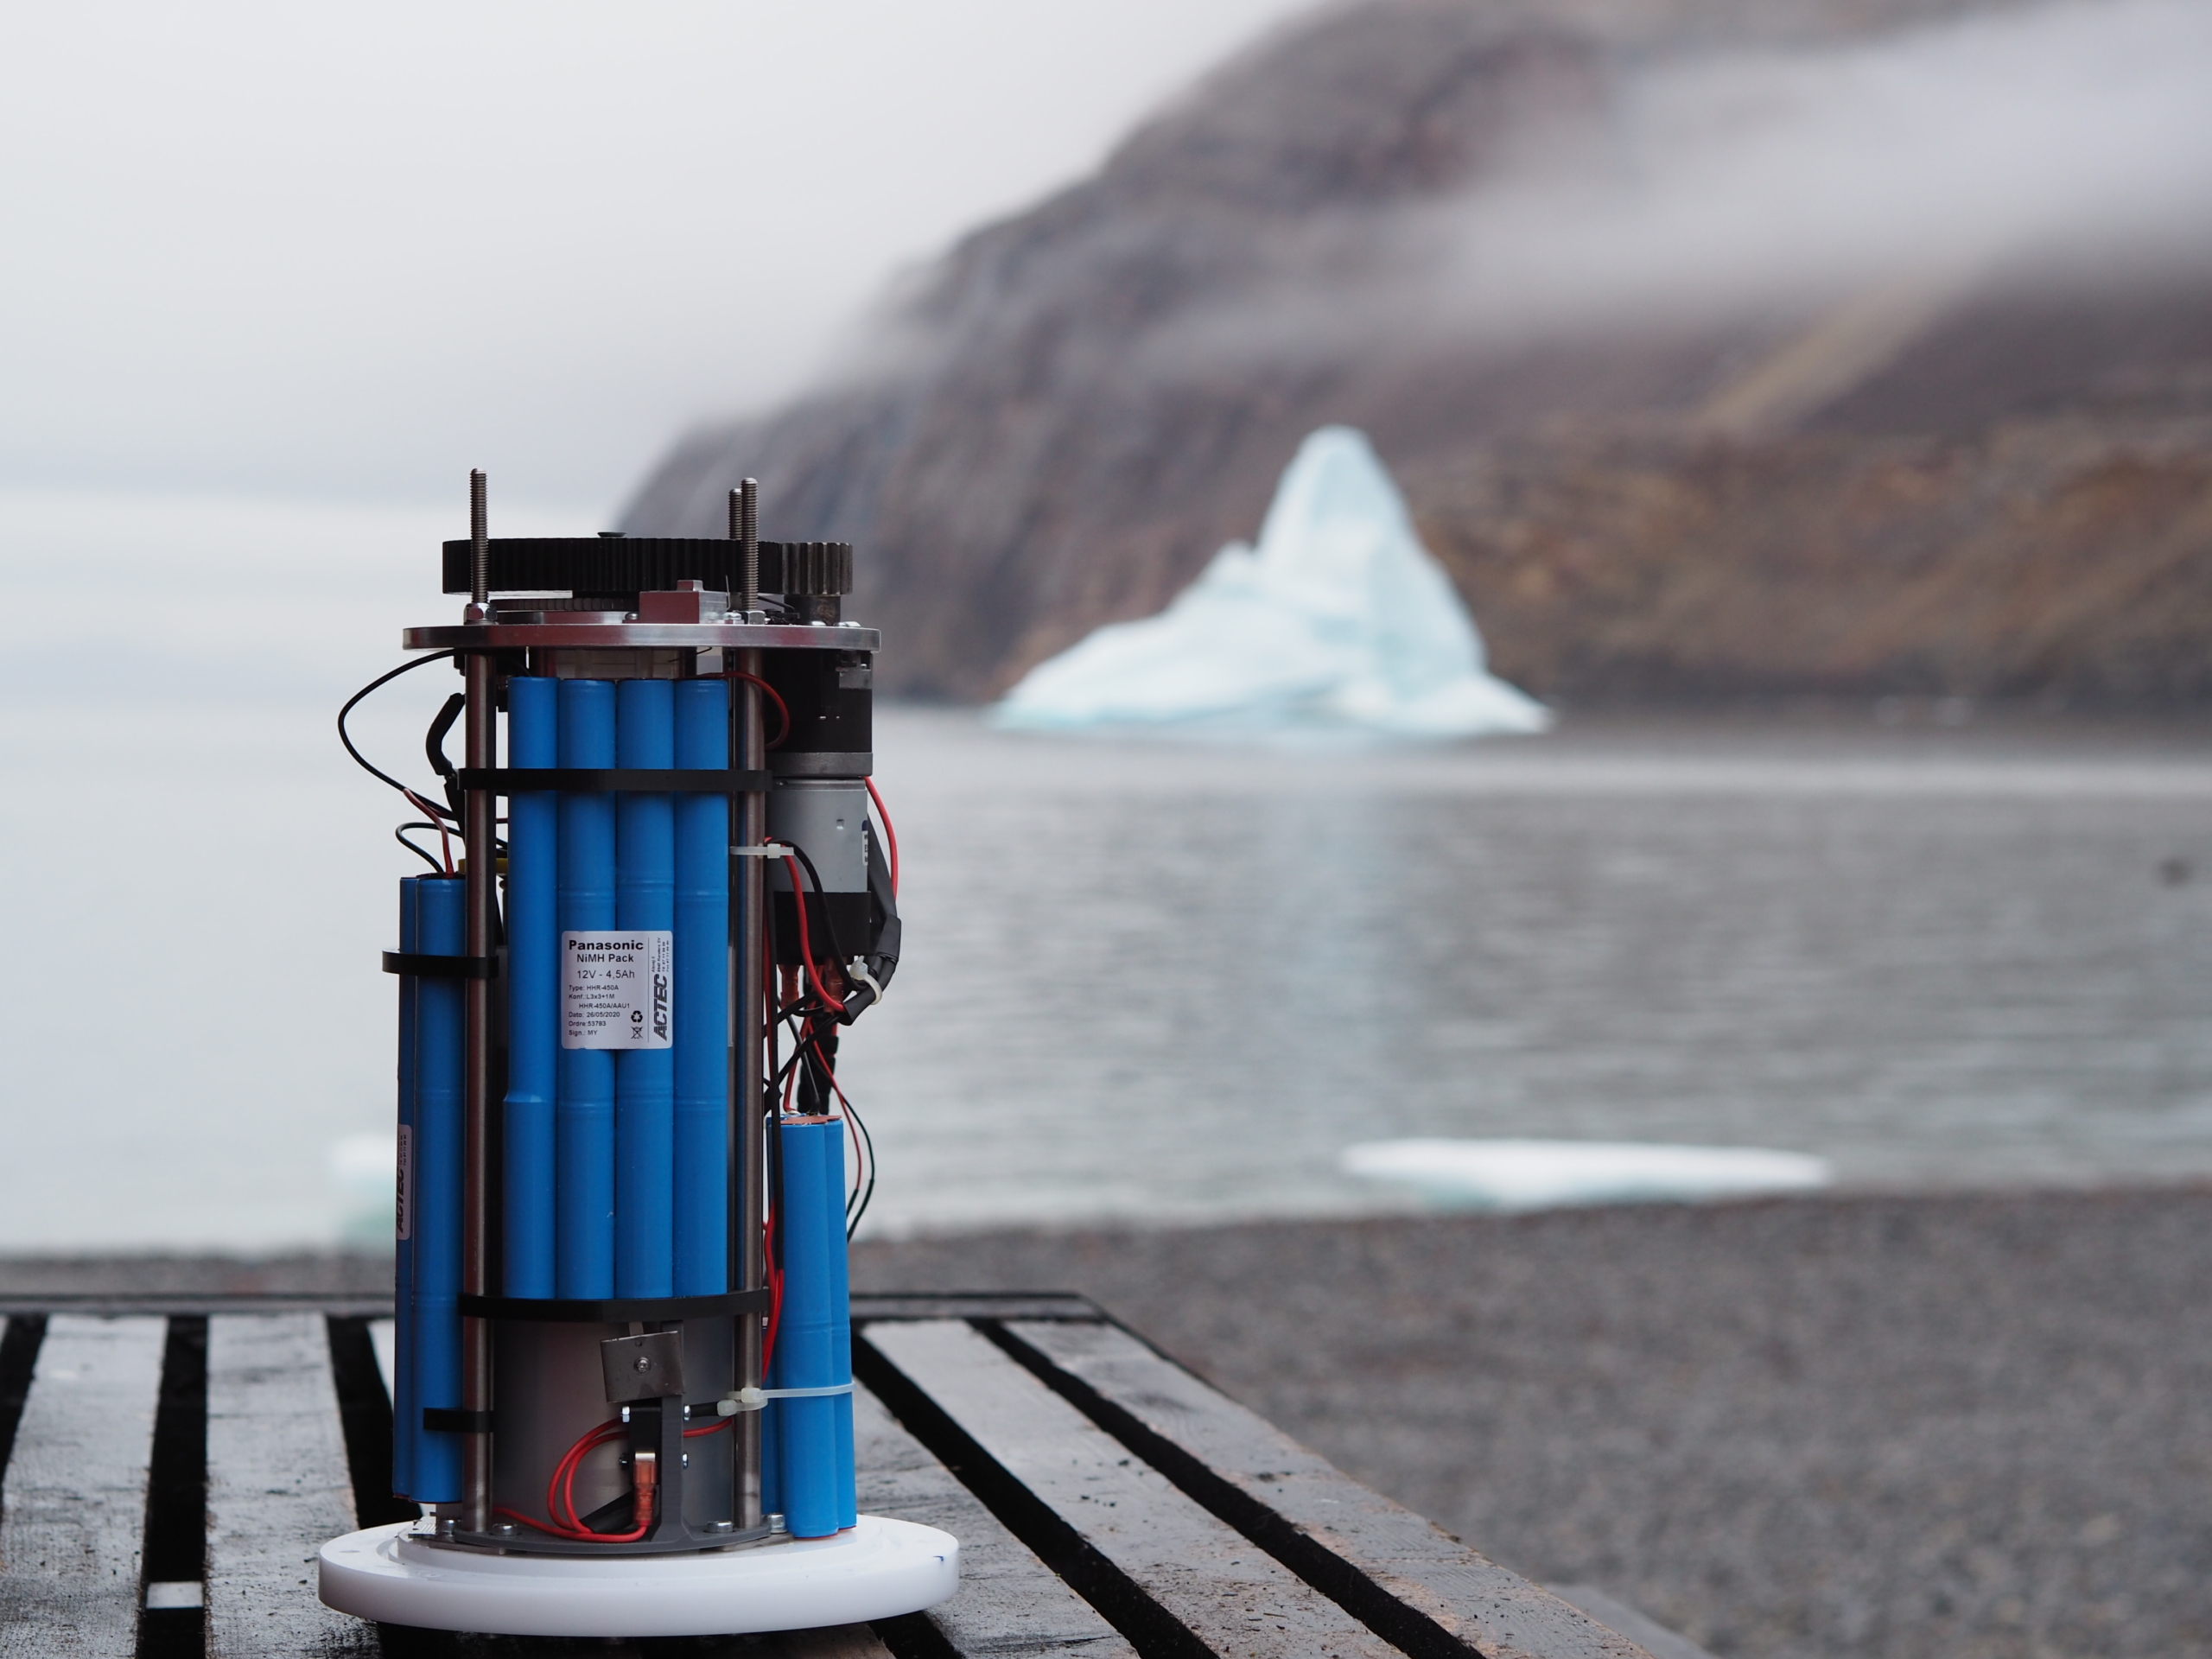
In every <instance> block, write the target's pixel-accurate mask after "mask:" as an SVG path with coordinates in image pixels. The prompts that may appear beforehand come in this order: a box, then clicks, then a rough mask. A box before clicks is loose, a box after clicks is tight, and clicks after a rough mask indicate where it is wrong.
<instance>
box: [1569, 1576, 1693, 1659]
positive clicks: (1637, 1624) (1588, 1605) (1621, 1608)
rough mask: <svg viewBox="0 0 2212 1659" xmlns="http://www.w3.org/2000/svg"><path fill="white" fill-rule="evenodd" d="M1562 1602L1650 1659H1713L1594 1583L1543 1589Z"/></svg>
mask: <svg viewBox="0 0 2212 1659" xmlns="http://www.w3.org/2000/svg"><path fill="white" fill-rule="evenodd" d="M1544 1587H1545V1588H1546V1589H1548V1590H1549V1591H1550V1592H1552V1594H1554V1595H1555V1596H1557V1597H1558V1598H1559V1599H1560V1600H1561V1601H1571V1602H1573V1604H1574V1605H1576V1606H1577V1607H1580V1609H1581V1610H1582V1611H1584V1612H1586V1613H1587V1614H1589V1615H1590V1617H1591V1618H1594V1619H1596V1620H1597V1621H1598V1622H1599V1624H1603V1625H1604V1626H1605V1628H1606V1629H1607V1630H1618V1631H1619V1632H1620V1633H1621V1634H1622V1635H1623V1636H1624V1637H1628V1639H1629V1640H1630V1641H1631V1642H1634V1643H1637V1644H1638V1645H1639V1646H1640V1647H1642V1648H1643V1650H1644V1651H1645V1652H1646V1653H1648V1654H1649V1655H1650V1656H1651V1659H1713V1655H1712V1654H1710V1653H1708V1652H1707V1651H1706V1650H1705V1649H1703V1648H1700V1646H1698V1644H1697V1643H1694V1642H1693V1641H1691V1640H1690V1639H1689V1637H1687V1636H1679V1635H1677V1634H1675V1632H1674V1631H1673V1630H1669V1629H1668V1628H1667V1627H1666V1626H1665V1625H1664V1624H1661V1623H1660V1622H1659V1621H1658V1620H1657V1619H1656V1618H1651V1617H1650V1616H1649V1614H1647V1613H1645V1612H1643V1611H1642V1610H1641V1609H1639V1608H1635V1607H1631V1606H1630V1605H1628V1603H1626V1602H1624V1601H1623V1600H1622V1599H1620V1598H1619V1597H1618V1596H1609V1595H1607V1594H1606V1593H1605V1592H1604V1591H1603V1590H1600V1589H1599V1587H1598V1586H1596V1585H1594V1584H1550V1585H1546V1586H1544Z"/></svg>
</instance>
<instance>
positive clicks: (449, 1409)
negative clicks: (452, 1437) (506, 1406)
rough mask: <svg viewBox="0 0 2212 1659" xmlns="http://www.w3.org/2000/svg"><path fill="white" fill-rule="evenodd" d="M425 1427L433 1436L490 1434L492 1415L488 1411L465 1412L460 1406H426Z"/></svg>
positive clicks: (424, 1414)
mask: <svg viewBox="0 0 2212 1659" xmlns="http://www.w3.org/2000/svg"><path fill="white" fill-rule="evenodd" d="M423 1427H425V1428H427V1429H429V1431H430V1432H431V1433H433V1434H489V1433H491V1432H492V1414H491V1413H490V1412H488V1411H463V1410H462V1409H461V1408H460V1407H458V1406H425V1407H423Z"/></svg>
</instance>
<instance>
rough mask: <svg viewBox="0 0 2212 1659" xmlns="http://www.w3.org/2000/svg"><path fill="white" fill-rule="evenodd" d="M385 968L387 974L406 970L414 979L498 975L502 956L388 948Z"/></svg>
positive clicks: (489, 976) (468, 977) (469, 977)
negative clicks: (432, 953) (444, 954)
mask: <svg viewBox="0 0 2212 1659" xmlns="http://www.w3.org/2000/svg"><path fill="white" fill-rule="evenodd" d="M384 970H385V972H386V973H387V974H405V975H407V976H410V978H414V979H497V978H498V977H499V958H498V957H434V956H429V955H427V954H426V953H424V952H423V951H420V950H387V951H385V953H384Z"/></svg>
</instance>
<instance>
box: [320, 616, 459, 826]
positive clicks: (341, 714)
mask: <svg viewBox="0 0 2212 1659" xmlns="http://www.w3.org/2000/svg"><path fill="white" fill-rule="evenodd" d="M453 655H454V653H453V652H450V651H434V652H431V653H430V654H429V656H427V657H417V658H416V659H415V660H414V661H413V662H411V663H402V664H400V665H399V666H398V667H397V668H395V669H393V670H392V671H391V673H389V674H379V675H378V676H377V677H376V678H375V679H373V680H371V681H370V682H369V683H367V684H366V685H365V686H363V687H362V688H361V689H360V690H358V691H356V692H355V693H354V694H353V696H350V697H348V698H346V706H345V707H344V708H343V709H340V710H339V711H338V741H340V743H343V744H344V745H345V746H346V753H348V754H350V755H352V756H353V764H354V765H356V766H359V767H360V768H361V770H362V771H364V772H367V773H368V774H369V775H370V776H371V777H372V778H376V779H382V780H383V781H384V782H385V783H387V784H389V785H391V786H392V787H393V788H394V789H396V790H397V791H399V792H400V793H401V794H403V795H418V794H419V793H420V791H416V790H411V789H410V788H408V787H407V785H404V784H403V783H401V782H400V781H399V779H397V778H395V777H393V776H392V775H391V773H390V772H385V771H383V770H381V769H380V768H378V767H376V766H371V765H370V764H369V760H368V757H367V756H366V755H365V754H363V753H361V752H360V751H359V749H357V748H355V747H353V738H352V737H351V736H350V735H349V734H347V732H346V715H350V714H352V713H353V705H354V704H355V703H357V702H360V700H361V699H362V698H363V697H365V696H368V695H369V693H370V692H372V691H373V690H376V689H377V688H378V686H380V685H385V684H387V683H390V682H391V681H393V680H396V679H397V678H398V677H400V676H401V675H403V674H406V673H410V672H412V671H414V670H416V669H418V668H420V667H422V666H423V664H425V663H435V662H436V661H438V660H439V659H440V658H446V657H451V656H453ZM423 805H424V806H426V807H427V808H428V809H429V810H430V811H432V812H434V813H436V814H438V815H439V816H440V817H448V818H451V819H452V820H453V821H454V823H460V822H461V815H460V814H459V813H457V812H454V811H451V810H448V809H446V808H443V807H441V806H439V805H438V804H437V803H435V801H425V802H424V803H423Z"/></svg>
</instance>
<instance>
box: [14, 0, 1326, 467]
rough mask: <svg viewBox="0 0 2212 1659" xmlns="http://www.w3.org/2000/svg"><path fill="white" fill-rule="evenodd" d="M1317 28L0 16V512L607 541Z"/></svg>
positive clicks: (934, 18)
mask: <svg viewBox="0 0 2212 1659" xmlns="http://www.w3.org/2000/svg"><path fill="white" fill-rule="evenodd" d="M1303 5H1304V0H1049V3H1043V4H1039V3H1035V0H1031V3H1021V0H931V3H929V4H927V5H919V4H915V3H912V0H903V3H902V0H810V3H807V4H804V5H791V4H772V3H767V0H716V3H696V0H659V3H645V4H637V5H629V6H619V7H618V6H607V5H604V4H592V5H584V4H578V3H571V0H530V3H527V4H524V3H518V0H491V3H458V4H456V3H450V0H448V3H442V4H435V5H434V4H429V3H423V0H398V3H383V4H378V5H375V6H368V5H359V4H356V5H350V6H349V5H334V6H306V5H300V4H297V3H253V0H213V3H201V4H194V5H192V6H179V5H175V4H174V3H146V0H122V3H98V0H93V3H73V4H69V5H46V6H38V7H31V6H18V7H15V8H13V9H11V11H10V20H9V25H8V42H7V47H6V50H5V51H4V53H0V144H4V146H5V151H4V155H5V161H4V165H0V225H4V226H5V231H4V234H0V386H4V394H0V486H10V485H12V486H41V487H43V486H54V487H62V488H69V489H76V490H82V489H86V488H90V489H94V490H110V489H118V488H122V489H160V490H177V489H185V490H208V491H215V492H222V493H241V492H242V493H256V494H261V493H275V494H283V495H288V496H309V497H326V498H340V499H364V500H382V501H388V502H401V501H405V502H414V501H442V500H443V499H446V498H447V497H448V496H450V495H451V494H452V493H454V489H455V487H456V485H455V480H457V479H458V478H460V477H461V475H462V474H465V473H466V471H467V468H468V467H471V466H482V467H486V468H488V469H490V470H491V471H492V473H493V475H494V478H495V480H496V481H497V484H498V486H499V488H500V490H501V493H502V495H503V497H504V499H508V500H518V499H520V500H528V501H531V502H533V503H537V504H542V505H574V506H577V507H583V506H590V507H594V508H600V509H607V510H611V509H612V508H613V506H614V505H616V504H617V503H618V502H619V501H620V499H621V498H622V497H623V496H624V495H625V494H626V493H627V492H628V490H629V489H630V487H631V486H632V484H633V483H634V482H635V481H636V480H637V479H638V477H639V474H641V473H642V471H643V470H644V469H645V467H647V466H648V465H650V464H651V462H652V461H653V459H654V458H655V456H656V455H657V454H658V452H659V451H660V449H661V448H663V447H664V445H665V444H666V443H667V442H669V440H670V439H671V438H672V437H673V436H674V435H676V433H677V431H678V430H679V429H682V428H683V426H684V425H685V424H687V423H689V422H690V421H691V420H693V419H695V418H696V417H698V416H703V415H711V414H717V413H724V412H728V411H732V410H739V409H743V408H747V407H752V406H757V405H758V404H761V403H763V402H765V401H767V400H770V399H772V398H773V397H776V396H778V395H779V394H780V393H782V392H784V391H787V390H789V389H790V388H791V387H792V386H794V385H796V384H798V383H799V382H800V381H801V380H803V379H804V377H805V375H806V374H807V372H808V371H809V369H810V365H813V364H814V363H815V362H817V360H819V359H820V358H821V357H822V355H823V353H825V352H826V351H827V350H828V349H829V347H830V346H831V345H832V343H833V341H834V339H835V336H836V330H837V329H838V328H839V327H841V326H842V325H844V324H847V323H849V321H851V320H852V319H853V318H854V317H855V315H857V314H858V313H859V312H860V310H861V308H863V307H864V306H865V305H866V304H867V303H868V301H869V300H870V298H871V297H872V296H874V295H875V294H877V293H879V292H880V290H881V288H882V286H883V284H884V283H886V281H887V279H888V278H889V277H892V276H893V274H894V273H895V272H896V271H898V270H899V269H901V268H902V267H905V266H907V265H910V264H912V263H913V262H915V261H918V260H920V259H923V258H925V257H928V256H929V255H930V254H931V253H933V252H935V251H937V250H938V249H939V248H941V247H942V246H944V245H945V244H946V243H947V242H948V241H949V240H950V239H951V238H953V237H955V236H957V234H958V233H959V232H962V231H963V230H964V229H966V228H968V227H969V226H973V225H975V224H976V223H978V222H980V221H982V220H983V219H988V218H991V217H995V216H996V215H999V214H1001V213H1007V212H1008V211H1011V210H1014V209H1017V208H1019V207H1022V206H1024V205H1026V204H1027V203H1028V202H1030V201H1032V200H1035V199H1036V198H1037V197H1038V196H1039V195H1041V194H1045V193H1046V192H1047V191H1049V190H1051V189H1052V188H1055V187H1057V186H1058V185H1060V184H1062V183H1065V182H1066V181H1070V180H1072V179H1074V178H1076V177H1077V176H1079V175H1081V174H1082V173H1083V172H1084V171H1085V170H1086V169H1088V168H1090V167H1091V166H1093V165H1094V164H1095V163H1096V162H1097V161H1099V160H1100V159H1101V157H1102V156H1103V155H1104V154H1105V152H1106V150H1107V149H1109V147H1110V145H1111V144H1112V143H1114V141H1115V140H1116V138H1117V137H1119V136H1120V135H1121V134H1122V133H1123V132H1124V131H1126V130H1127V129H1128V127H1129V126H1130V124H1132V123H1133V122H1135V120H1137V119H1138V118H1141V116H1142V115H1143V114H1144V113H1145V112H1146V111H1148V110H1149V109H1150V108H1152V107H1153V106H1154V105H1156V104H1158V103H1159V102H1160V100H1161V99H1164V98H1166V96H1168V95H1170V94H1172V93H1173V92H1174V91H1175V90H1177V89H1178V88H1179V86H1182V85H1184V84H1185V83H1186V82H1187V81H1189V80H1190V79H1192V77H1193V76H1194V75H1196V74H1198V73H1202V72H1203V71H1204V70H1205V68H1206V67H1210V66H1211V64H1213V63H1214V62H1216V61H1217V60H1220V59H1221V58H1222V57H1224V56H1225V55H1227V54H1229V53H1230V52H1232V51H1234V50H1235V49H1236V48H1237V47H1239V46H1240V45H1242V44H1243V43H1244V42H1245V41H1248V40H1249V39H1250V38H1252V37H1253V36H1254V35H1256V34H1258V33H1259V32H1260V31H1262V29H1265V28H1266V27H1268V25H1269V24H1270V23H1271V22H1275V21H1277V20H1279V19H1281V18H1282V17H1284V16H1287V15H1290V14H1292V13H1294V12H1296V11H1298V10H1302V9H1303Z"/></svg>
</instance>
